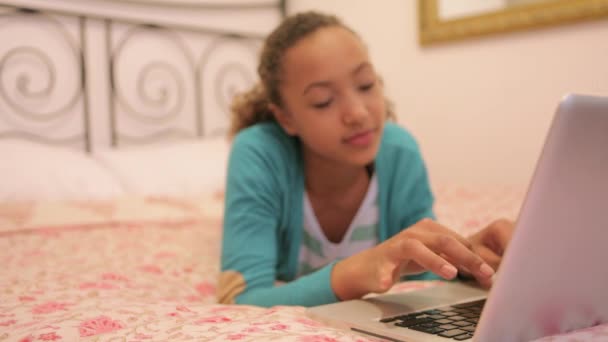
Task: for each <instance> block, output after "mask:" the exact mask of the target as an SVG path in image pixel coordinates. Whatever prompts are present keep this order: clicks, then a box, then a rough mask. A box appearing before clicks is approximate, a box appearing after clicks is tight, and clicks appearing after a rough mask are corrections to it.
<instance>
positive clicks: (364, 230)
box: [298, 174, 379, 276]
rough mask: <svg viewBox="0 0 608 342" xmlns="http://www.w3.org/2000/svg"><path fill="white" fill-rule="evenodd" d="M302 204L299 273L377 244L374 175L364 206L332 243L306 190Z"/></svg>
mask: <svg viewBox="0 0 608 342" xmlns="http://www.w3.org/2000/svg"><path fill="white" fill-rule="evenodd" d="M303 205H304V210H303V214H304V229H303V232H302V245H301V247H300V256H299V258H298V276H303V275H306V274H308V273H311V272H313V271H315V270H318V269H320V268H321V267H323V266H325V265H327V264H328V263H330V262H332V261H335V260H337V259H342V258H346V257H349V256H351V255H353V254H356V253H358V252H361V251H363V250H366V249H368V248H371V247H373V246H375V245H376V244H378V240H379V238H378V227H379V214H378V180H377V179H376V175H375V174H374V175H373V176H372V178H371V180H370V182H369V186H368V188H367V193H366V194H365V198H364V199H363V202H362V203H361V206H360V207H359V209H358V210H357V213H356V214H355V217H354V218H353V220H352V222H351V223H350V225H349V227H348V230H347V231H346V234H345V235H344V238H343V239H342V241H340V242H339V243H334V242H331V241H329V240H328V239H327V236H325V233H324V232H323V229H322V228H321V225H320V224H319V221H318V220H317V217H316V215H315V213H314V209H313V208H312V205H311V203H310V199H309V198H308V193H307V192H304V201H303Z"/></svg>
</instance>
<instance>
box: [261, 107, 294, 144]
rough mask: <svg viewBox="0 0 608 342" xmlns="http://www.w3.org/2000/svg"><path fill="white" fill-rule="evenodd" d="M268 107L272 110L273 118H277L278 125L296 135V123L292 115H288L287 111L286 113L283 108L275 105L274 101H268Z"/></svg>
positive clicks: (288, 132)
mask: <svg viewBox="0 0 608 342" xmlns="http://www.w3.org/2000/svg"><path fill="white" fill-rule="evenodd" d="M268 109H270V111H271V112H272V115H274V118H275V120H277V122H278V123H279V125H281V127H283V130H284V131H285V132H286V133H287V134H289V135H292V136H296V135H297V133H298V132H297V129H296V125H295V123H294V121H293V116H292V115H289V113H287V112H286V111H285V110H284V109H283V108H281V107H279V106H277V105H276V104H274V103H270V104H269V105H268Z"/></svg>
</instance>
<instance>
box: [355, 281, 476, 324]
mask: <svg viewBox="0 0 608 342" xmlns="http://www.w3.org/2000/svg"><path fill="white" fill-rule="evenodd" d="M485 296H487V291H486V290H483V289H480V288H478V287H475V286H472V285H467V284H463V283H446V284H444V285H440V286H435V287H431V288H428V289H423V290H418V291H412V292H406V293H396V294H391V295H383V296H378V297H373V298H368V299H365V300H364V301H365V302H367V303H369V304H371V305H373V306H375V308H376V310H378V311H377V312H378V314H379V316H380V318H382V317H390V316H394V315H397V314H402V313H408V312H414V311H420V310H424V309H430V308H435V307H440V306H446V305H450V304H456V303H460V302H464V301H469V300H473V299H479V298H484V297H485ZM376 310H374V311H376Z"/></svg>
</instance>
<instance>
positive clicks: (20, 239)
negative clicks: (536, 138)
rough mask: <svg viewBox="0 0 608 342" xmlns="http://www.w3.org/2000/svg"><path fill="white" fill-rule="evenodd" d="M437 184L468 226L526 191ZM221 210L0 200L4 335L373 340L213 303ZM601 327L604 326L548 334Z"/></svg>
mask: <svg viewBox="0 0 608 342" xmlns="http://www.w3.org/2000/svg"><path fill="white" fill-rule="evenodd" d="M436 193H437V206H436V211H437V214H438V216H439V218H440V220H441V221H442V222H443V223H444V224H446V225H448V226H450V227H452V228H454V229H456V230H458V231H460V232H462V233H464V234H469V233H472V232H474V231H476V230H477V229H479V228H480V227H482V226H484V225H485V224H487V223H488V222H490V221H491V220H492V219H494V218H496V217H503V216H504V217H508V218H514V217H515V215H516V213H517V211H518V209H519V204H520V200H521V198H522V196H523V191H522V190H521V188H519V187H513V186H500V187H498V186H488V187H476V188H475V189H474V190H471V188H470V187H465V186H449V185H447V186H440V187H437V189H436ZM222 210H223V206H222V196H221V195H220V194H208V195H204V196H200V197H191V198H175V197H162V196H156V197H136V198H121V199H116V200H113V201H88V202H82V201H80V202H58V203H46V202H44V203H10V204H6V203H5V204H2V205H0V264H1V265H3V266H2V271H1V272H2V277H1V279H0V341H5V340H6V341H76V340H94V341H168V340H176V341H212V340H235V341H236V340H240V341H268V340H281V341H302V342H304V341H308V342H313V341H315V342H316V341H319V342H320V341H326V342H329V341H375V339H372V338H368V337H364V336H360V335H357V334H354V333H351V332H349V331H345V330H340V329H336V328H333V327H329V326H326V325H323V324H321V323H319V322H316V321H314V320H312V319H310V318H309V317H307V315H306V312H305V309H304V308H302V307H286V306H282V307H281V306H280V307H274V308H269V309H267V308H260V307H254V306H244V305H219V304H216V303H215V295H214V294H215V286H216V276H217V274H218V271H219V270H218V264H219V253H220V239H221V218H222ZM438 284H440V282H408V283H401V284H397V285H396V286H395V287H394V288H393V289H392V290H391V291H392V292H398V291H409V290H415V289H420V288H425V287H429V286H437V285H438ZM602 339H604V340H608V326H599V327H594V328H590V329H585V330H582V331H578V332H575V333H573V334H566V335H562V336H557V337H551V338H546V339H544V341H578V340H602Z"/></svg>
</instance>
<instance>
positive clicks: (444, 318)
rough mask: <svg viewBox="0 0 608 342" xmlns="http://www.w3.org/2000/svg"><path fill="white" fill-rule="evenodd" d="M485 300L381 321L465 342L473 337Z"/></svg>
mask: <svg viewBox="0 0 608 342" xmlns="http://www.w3.org/2000/svg"><path fill="white" fill-rule="evenodd" d="M484 304H485V300H478V301H474V302H470V303H462V304H456V305H451V306H447V307H444V308H437V309H432V310H427V311H422V312H415V313H411V314H407V315H401V316H396V317H387V318H383V319H381V320H380V322H382V323H392V322H394V324H395V325H396V326H398V327H403V328H408V329H412V330H416V331H420V332H424V333H427V334H433V335H438V336H441V337H446V338H451V339H454V340H456V341H464V340H467V339H470V338H472V337H473V333H474V332H475V327H476V324H477V321H478V319H479V316H480V314H481V309H482V308H483V305H484Z"/></svg>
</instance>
